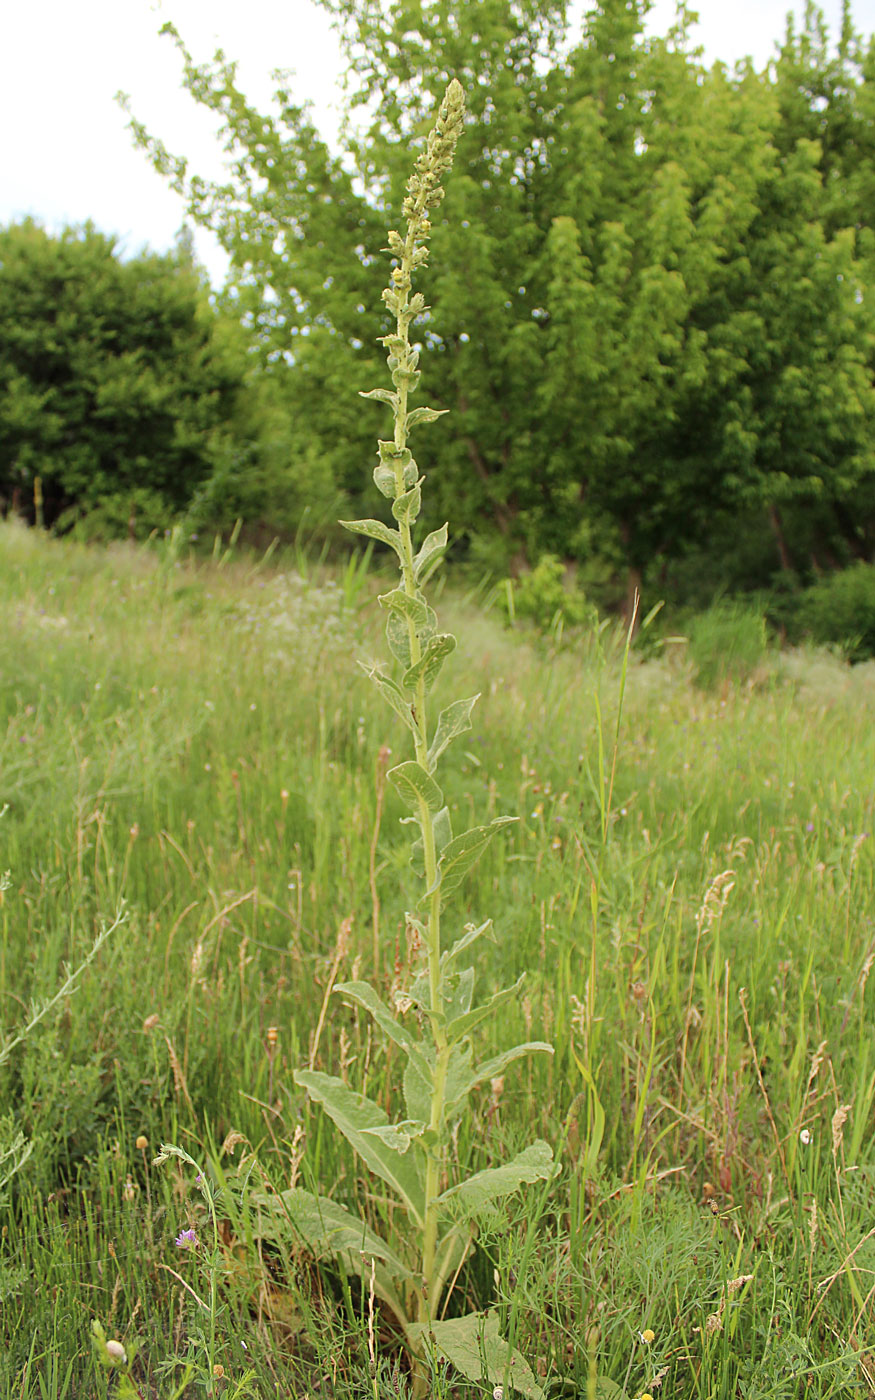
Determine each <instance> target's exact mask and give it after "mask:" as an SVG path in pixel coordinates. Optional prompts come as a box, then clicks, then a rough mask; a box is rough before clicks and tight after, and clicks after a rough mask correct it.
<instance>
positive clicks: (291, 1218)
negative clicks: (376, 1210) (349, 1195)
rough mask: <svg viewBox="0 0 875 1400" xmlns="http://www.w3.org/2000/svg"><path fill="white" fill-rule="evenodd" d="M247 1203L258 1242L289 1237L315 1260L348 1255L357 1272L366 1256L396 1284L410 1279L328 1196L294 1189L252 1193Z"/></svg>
mask: <svg viewBox="0 0 875 1400" xmlns="http://www.w3.org/2000/svg"><path fill="white" fill-rule="evenodd" d="M249 1203H250V1205H252V1206H253V1207H254V1208H255V1209H257V1211H258V1220H257V1221H256V1222H255V1227H254V1233H255V1235H256V1238H258V1239H263V1240H271V1241H280V1240H288V1238H289V1236H290V1234H291V1235H293V1236H296V1237H297V1238H298V1239H300V1240H301V1241H303V1243H304V1244H306V1246H307V1248H308V1249H309V1250H311V1252H312V1253H313V1254H314V1255H315V1257H316V1258H317V1259H321V1258H331V1257H335V1258H336V1257H339V1256H342V1255H343V1254H345V1253H347V1252H348V1253H349V1255H350V1257H351V1258H352V1259H353V1260H354V1261H356V1262H355V1266H354V1267H355V1272H359V1269H360V1267H361V1256H362V1255H365V1256H366V1257H367V1258H368V1259H380V1260H382V1261H383V1263H385V1264H387V1265H388V1266H389V1269H390V1271H391V1273H392V1275H393V1276H394V1278H395V1279H396V1280H397V1281H399V1282H401V1281H402V1280H409V1279H412V1278H413V1275H412V1274H411V1272H410V1270H409V1269H408V1268H407V1266H406V1265H405V1264H403V1263H402V1262H401V1260H400V1259H399V1258H398V1256H397V1255H396V1254H394V1253H393V1251H392V1250H391V1249H390V1248H389V1246H388V1245H387V1244H386V1242H385V1240H382V1239H380V1236H379V1235H375V1234H374V1232H373V1230H371V1229H369V1228H368V1226H367V1225H366V1224H365V1222H364V1221H363V1220H360V1219H359V1218H358V1216H355V1215H353V1214H352V1213H351V1212H350V1211H348V1210H346V1209H345V1207H344V1206H341V1205H338V1204H337V1202H336V1201H331V1200H329V1199H328V1197H327V1196H314V1195H313V1194H312V1192H310V1191H304V1190H302V1189H301V1188H300V1187H295V1188H294V1189H293V1190H291V1191H283V1192H282V1193H281V1195H278V1196H270V1195H268V1194H267V1193H266V1192H261V1191H256V1192H253V1193H252V1194H251V1195H250V1197H249ZM265 1216H267V1217H268V1218H267V1219H265Z"/></svg>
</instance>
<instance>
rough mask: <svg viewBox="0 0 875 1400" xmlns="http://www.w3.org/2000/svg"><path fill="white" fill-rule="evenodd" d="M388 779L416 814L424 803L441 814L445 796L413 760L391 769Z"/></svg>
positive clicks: (431, 810) (429, 775) (430, 809)
mask: <svg viewBox="0 0 875 1400" xmlns="http://www.w3.org/2000/svg"><path fill="white" fill-rule="evenodd" d="M387 777H389V778H391V779H392V782H393V783H394V784H395V786H396V788H397V789H398V791H399V793H400V794H401V797H402V798H403V800H404V801H405V802H406V803H407V805H408V807H411V808H412V809H413V811H414V812H417V811H419V804H420V802H424V803H425V805H426V807H427V808H428V810H429V811H430V812H439V811H440V810H441V808H442V807H443V805H444V795H443V793H442V792H441V790H440V788H439V787H438V785H437V783H436V782H435V780H434V778H433V777H432V776H431V774H430V773H426V771H425V769H424V768H422V767H421V766H420V764H418V763H415V762H414V760H413V759H410V760H409V761H408V762H407V763H399V764H398V766H397V768H390V769H389V772H388V774H387ZM452 844H453V843H452V842H450V845H452ZM447 849H448V850H449V847H447Z"/></svg>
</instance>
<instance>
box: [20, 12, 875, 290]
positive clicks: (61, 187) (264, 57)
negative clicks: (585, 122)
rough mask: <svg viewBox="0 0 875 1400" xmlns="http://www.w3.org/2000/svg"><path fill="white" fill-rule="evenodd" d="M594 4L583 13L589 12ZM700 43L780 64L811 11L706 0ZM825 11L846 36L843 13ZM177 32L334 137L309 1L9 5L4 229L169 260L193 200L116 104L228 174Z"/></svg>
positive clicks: (203, 241) (321, 44)
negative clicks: (16, 224) (173, 36)
mask: <svg viewBox="0 0 875 1400" xmlns="http://www.w3.org/2000/svg"><path fill="white" fill-rule="evenodd" d="M584 8H589V5H588V4H587V5H580V6H579V7H578V12H579V11H580V10H581V9H584ZM692 8H698V11H699V14H700V17H701V24H700V26H699V28H698V30H697V31H696V34H695V38H696V40H697V42H698V43H700V44H702V45H703V46H704V49H705V56H706V59H707V60H708V61H712V60H714V59H718V58H719V59H722V60H724V61H725V62H727V63H730V64H731V63H733V62H735V61H736V60H737V59H739V58H741V57H743V56H744V55H746V54H751V55H753V57H754V59H755V61H756V62H757V64H758V65H763V64H765V63H766V62H768V60H769V58H771V57H772V56H773V54H774V51H775V44H776V42H777V41H778V40H779V39H780V38H781V36H782V34H783V32H784V26H785V18H786V15H787V13H788V11H789V10H790V9H791V8H793V9H795V11H796V13H797V14H799V13H801V11H802V10H803V8H804V0H794V3H793V4H792V5H791V3H790V0H700V3H699V5H698V7H696V6H695V3H693V5H692ZM822 8H823V10H824V12H825V14H826V16H827V19H828V21H829V23H830V27H831V30H832V32H833V33H837V29H838V17H839V14H840V10H841V0H823V4H822ZM674 11H675V3H674V0H655V4H654V6H653V9H652V11H651V16H650V21H649V25H648V28H649V29H650V30H651V31H652V32H654V33H664V32H665V30H666V29H667V28H668V27H669V25H670V24H671V21H672V18H673V16H674ZM853 14H854V19H855V23H856V26H857V28H858V29H859V30H862V31H863V32H864V33H865V34H869V33H872V32H873V31H875V0H854V4H853ZM166 20H172V21H173V23H174V24H175V25H176V26H177V28H178V29H179V30H180V32H181V34H182V35H183V37H184V39H185V41H186V43H187V45H188V48H189V49H190V51H191V52H192V54H193V55H194V57H195V59H196V60H197V61H203V60H205V59H207V58H210V57H212V54H213V52H214V50H215V49H216V47H217V46H221V47H222V48H223V49H224V50H225V52H226V54H227V55H228V57H229V58H234V59H237V60H238V61H239V78H240V81H241V83H242V85H243V88H244V90H245V91H246V92H247V94H248V96H250V97H251V98H252V99H253V100H254V101H256V102H257V103H258V104H260V105H264V106H266V105H267V103H268V101H269V98H270V94H271V92H272V91H273V83H272V81H271V78H270V73H271V70H272V69H274V68H290V69H292V70H294V72H295V73H296V75H297V76H296V79H295V81H294V83H293V89H292V90H293V92H294V93H295V96H296V97H299V98H301V99H304V98H308V99H310V100H311V101H312V102H313V103H314V105H315V114H316V122H317V125H318V126H319V128H320V130H321V131H322V133H323V134H324V135H325V136H326V137H327V138H329V139H331V138H332V136H333V134H334V133H335V132H336V128H337V120H338V106H339V102H340V90H339V86H338V81H337V80H338V74H339V72H340V69H341V60H340V55H339V50H338V46H337V42H336V39H335V36H334V34H333V32H332V29H331V25H330V23H329V21H328V19H327V18H326V16H325V15H324V14H323V13H322V11H320V10H318V9H317V8H316V7H315V5H313V4H312V3H311V0H0V131H2V133H3V136H2V155H0V224H6V223H9V222H10V221H11V220H14V219H18V218H21V217H23V216H24V215H27V214H31V215H33V216H34V217H35V218H37V219H39V220H40V221H42V222H43V223H45V224H46V225H47V226H48V227H50V228H52V229H57V228H59V227H61V226H62V225H63V224H65V223H82V222H83V221H84V220H86V219H91V220H93V222H94V223H95V224H96V225H97V227H98V228H99V229H101V230H103V231H105V232H107V233H113V234H116V235H118V236H119V237H120V239H121V241H122V246H123V248H124V249H125V251H127V252H135V251H137V250H138V249H139V248H140V247H142V246H143V245H145V244H148V245H149V246H151V247H152V248H155V249H159V250H164V249H166V248H168V247H169V246H170V245H171V244H172V242H173V238H174V235H175V233H176V230H177V229H178V228H179V226H180V224H181V222H182V218H183V206H182V202H181V200H180V199H179V198H178V197H177V196H176V195H174V194H173V193H172V192H171V191H170V190H169V189H168V188H167V186H166V184H165V182H164V181H163V180H162V179H161V177H160V176H158V175H157V174H155V173H154V172H153V171H152V169H151V167H150V166H149V165H148V163H147V161H146V159H145V157H144V156H143V154H142V153H141V152H139V151H137V150H136V149H135V148H134V147H133V144H132V141H131V137H130V135H129V133H128V132H127V130H126V120H127V119H126V117H125V116H124V114H123V112H121V110H120V109H119V107H118V106H117V104H116V102H115V94H116V92H118V91H119V90H122V91H124V92H127V93H129V94H130V97H131V101H132V107H133V111H134V112H135V114H136V115H137V117H138V118H139V119H140V120H142V121H143V122H144V123H145V124H146V125H147V126H148V127H149V128H150V129H151V130H153V131H154V132H155V133H156V134H158V135H160V136H161V137H162V138H163V139H164V140H165V143H166V144H167V145H168V147H169V148H170V149H171V150H172V151H173V152H174V153H177V152H178V153H179V154H185V155H186V156H188V157H189V159H190V161H191V167H190V168H191V169H193V170H195V171H197V172H198V173H200V174H203V175H207V176H210V175H213V176H215V175H218V174H219V173H220V171H221V164H220V160H221V153H220V151H219V147H218V143H217V141H216V139H215V135H214V126H213V125H212V123H211V120H210V118H209V116H208V114H206V113H203V112H201V111H200V110H199V109H198V108H197V106H196V105H195V103H194V102H193V101H192V100H191V99H190V98H189V97H188V95H187V94H186V93H185V92H184V91H183V90H182V87H181V70H180V63H179V60H178V57H177V54H176V51H175V49H174V47H173V45H172V44H171V42H170V40H169V39H167V38H164V39H161V38H159V37H158V31H159V30H160V28H161V26H162V24H163V23H164V22H165V21H166ZM196 240H197V247H198V253H199V255H200V257H201V259H202V260H203V261H204V262H205V263H206V265H207V267H208V269H209V271H210V275H211V277H212V279H213V281H214V282H216V281H220V280H221V278H222V276H223V272H224V268H225V261H224V257H223V255H222V253H221V250H219V249H218V248H217V247H216V246H215V244H214V243H213V242H212V240H211V239H210V238H209V237H208V236H207V235H205V234H197V235H196Z"/></svg>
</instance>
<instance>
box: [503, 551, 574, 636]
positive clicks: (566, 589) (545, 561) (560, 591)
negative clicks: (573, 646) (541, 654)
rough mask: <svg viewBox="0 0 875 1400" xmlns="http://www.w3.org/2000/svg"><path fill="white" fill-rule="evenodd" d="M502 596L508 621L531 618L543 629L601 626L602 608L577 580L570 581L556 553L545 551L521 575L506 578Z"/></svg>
mask: <svg viewBox="0 0 875 1400" xmlns="http://www.w3.org/2000/svg"><path fill="white" fill-rule="evenodd" d="M498 600H499V602H500V604H501V606H502V608H503V611H504V614H505V616H506V617H507V619H508V621H510V622H513V621H515V620H516V618H528V619H530V620H531V621H532V622H534V624H535V626H536V627H537V628H539V630H540V631H542V632H549V631H550V630H551V629H554V628H556V627H557V626H569V627H587V628H589V629H590V630H592V629H594V628H595V627H597V626H598V612H597V611H596V609H595V608H594V607H593V605H592V603H589V602H587V599H586V597H585V596H584V594H583V592H582V591H581V589H580V588H579V587H578V586H577V583H576V582H575V581H573V580H572V582H571V583H568V582H567V581H566V578H565V569H564V568H563V566H562V562H561V560H559V559H557V558H556V556H555V554H543V555H542V556H541V558H540V559H539V560H538V562H537V564H536V565H535V567H534V568H533V569H532V570H530V571H529V572H528V573H525V574H522V575H521V576H520V578H519V579H517V580H513V579H506V580H505V582H504V585H503V586H500V588H499V592H498Z"/></svg>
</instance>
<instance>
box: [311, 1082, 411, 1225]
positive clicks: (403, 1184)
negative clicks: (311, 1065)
mask: <svg viewBox="0 0 875 1400" xmlns="http://www.w3.org/2000/svg"><path fill="white" fill-rule="evenodd" d="M295 1083H296V1084H300V1085H301V1087H302V1088H304V1089H306V1090H307V1093H308V1094H309V1095H310V1098H311V1099H313V1101H314V1102H315V1103H319V1104H321V1105H322V1107H323V1108H324V1109H325V1112H326V1113H327V1114H328V1116H329V1118H330V1119H331V1120H332V1122H333V1123H334V1124H335V1125H336V1126H337V1127H338V1128H339V1129H340V1131H341V1132H342V1133H343V1136H344V1137H345V1138H346V1140H347V1142H349V1143H350V1144H351V1145H352V1147H354V1149H355V1151H356V1152H357V1153H358V1155H359V1156H360V1157H361V1159H362V1161H363V1162H364V1164H365V1166H367V1167H370V1169H371V1171H372V1172H375V1173H376V1175H377V1176H379V1177H381V1178H382V1180H383V1181H385V1182H386V1183H387V1184H388V1185H389V1186H391V1187H392V1190H393V1191H396V1192H397V1194H398V1195H399V1196H400V1197H401V1199H402V1200H403V1201H404V1203H405V1205H406V1206H407V1209H408V1210H409V1211H410V1214H411V1215H412V1216H413V1218H414V1220H415V1221H416V1222H417V1224H418V1225H419V1227H420V1229H421V1228H422V1226H423V1222H424V1216H425V1184H424V1181H423V1175H422V1166H421V1163H420V1161H419V1159H418V1158H417V1157H415V1156H408V1155H406V1154H401V1153H399V1152H396V1151H394V1150H393V1148H391V1147H389V1146H387V1144H386V1143H384V1142H381V1141H380V1139H379V1138H377V1137H374V1136H373V1135H371V1134H368V1133H367V1132H366V1131H365V1130H366V1129H368V1128H383V1127H387V1126H389V1118H388V1115H387V1114H386V1113H384V1112H383V1110H382V1108H380V1106H379V1104H375V1103H374V1102H373V1101H372V1100H371V1099H366V1098H365V1096H364V1095H363V1094H356V1093H354V1092H353V1090H352V1089H348V1088H347V1086H346V1085H345V1084H344V1082H343V1080H342V1079H336V1078H335V1077H334V1076H333V1075H330V1074H322V1073H321V1072H320V1071H319V1070H311V1069H301V1070H296V1072H295Z"/></svg>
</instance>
